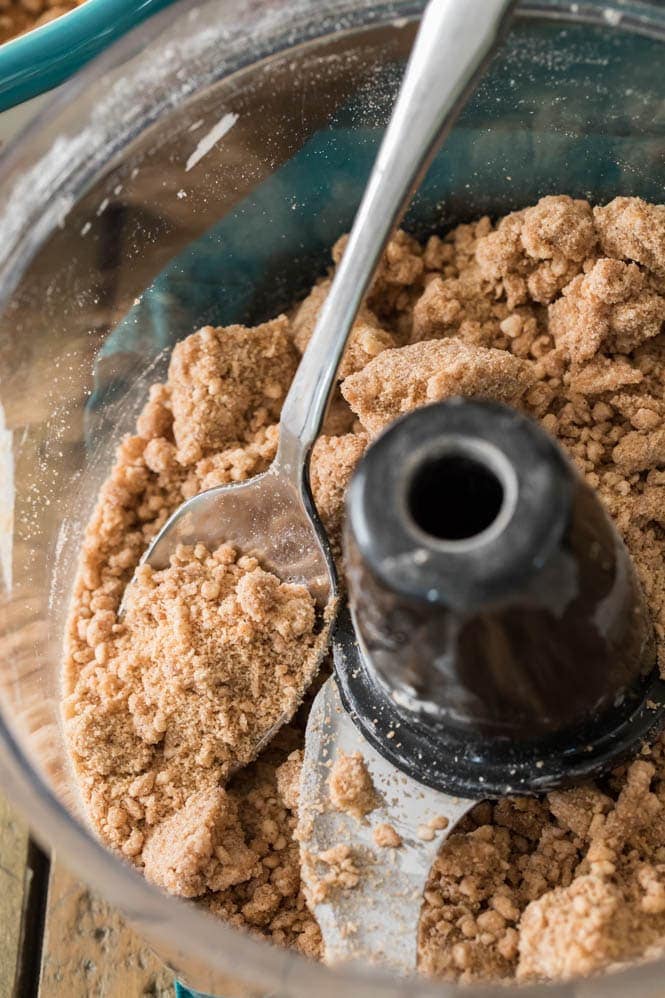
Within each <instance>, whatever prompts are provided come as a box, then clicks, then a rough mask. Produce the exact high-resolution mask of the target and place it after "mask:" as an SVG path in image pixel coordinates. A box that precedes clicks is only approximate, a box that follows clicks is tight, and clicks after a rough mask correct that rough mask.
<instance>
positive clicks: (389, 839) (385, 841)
mask: <svg viewBox="0 0 665 998" xmlns="http://www.w3.org/2000/svg"><path fill="white" fill-rule="evenodd" d="M372 838H373V839H374V843H375V845H377V846H378V847H379V848H380V849H399V847H400V846H401V845H402V836H401V835H400V834H399V832H398V831H396V830H395V829H394V828H393V826H392V825H389V824H388V823H387V822H385V821H384V822H383V823H382V824H380V825H377V826H376V828H375V829H374V831H373V832H372Z"/></svg>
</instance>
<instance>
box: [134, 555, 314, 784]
mask: <svg viewBox="0 0 665 998" xmlns="http://www.w3.org/2000/svg"><path fill="white" fill-rule="evenodd" d="M314 617H315V613H314V600H313V598H312V596H310V594H309V592H308V591H307V589H305V587H304V586H298V585H293V584H287V583H281V582H280V581H279V579H277V578H276V577H275V576H274V575H271V574H270V573H269V572H264V571H263V570H262V569H261V568H260V567H259V565H258V562H257V561H256V559H255V558H249V557H240V558H238V557H237V555H236V552H235V551H234V550H233V549H232V548H231V547H229V546H228V545H223V546H222V547H221V548H219V549H218V550H217V551H215V552H214V553H211V552H210V551H208V550H207V548H205V547H204V545H202V544H198V545H197V546H196V547H195V548H191V547H183V546H181V547H179V548H178V549H177V550H176V552H175V554H174V555H173V556H172V558H171V564H170V567H169V568H166V569H163V570H162V571H153V569H151V568H150V566H148V565H142V566H141V567H140V568H139V569H138V570H137V573H136V576H135V579H134V581H133V583H132V585H131V586H130V587H129V588H128V589H127V595H126V616H125V628H126V632H127V633H126V635H125V636H124V637H123V638H122V639H121V640H120V641H119V643H118V659H117V664H116V665H115V668H116V669H117V671H118V673H121V674H122V675H124V676H125V681H126V682H127V681H128V680H130V677H131V680H130V681H132V682H133V684H134V686H133V692H132V694H131V695H130V697H129V701H128V706H129V710H130V713H131V716H132V718H133V722H134V727H135V729H136V731H137V733H138V734H139V736H140V737H141V738H142V739H143V740H144V741H146V742H148V744H156V743H158V742H162V741H163V749H164V752H165V754H166V755H167V757H168V759H169V761H170V767H171V768H173V767H174V766H175V765H176V762H177V761H179V760H182V764H183V765H190V763H191V764H195V765H196V766H198V767H201V768H202V769H207V768H210V767H214V768H215V769H218V770H219V773H220V774H221V776H222V778H226V777H227V776H228V774H229V772H230V771H231V770H232V769H234V768H236V767H238V766H240V765H246V764H247V763H248V762H250V761H251V760H252V759H253V758H254V756H255V754H256V751H257V746H258V745H260V744H261V743H262V742H263V741H264V739H265V737H266V736H267V735H268V733H269V732H270V731H271V730H272V729H273V727H274V726H275V725H277V724H279V723H280V721H282V722H283V720H285V719H286V720H288V719H289V718H290V717H291V716H292V715H293V713H294V712H295V709H296V708H297V706H298V704H299V703H300V698H301V696H302V691H303V689H304V688H306V686H307V685H309V681H310V680H311V678H312V675H313V673H314V670H315V669H316V664H317V663H316V653H314V655H313V656H312V655H310V654H309V653H310V652H312V650H313V649H314V647H315V641H314V637H313V628H314Z"/></svg>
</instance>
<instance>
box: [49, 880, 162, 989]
mask: <svg viewBox="0 0 665 998" xmlns="http://www.w3.org/2000/svg"><path fill="white" fill-rule="evenodd" d="M174 994H175V987H174V983H173V974H172V973H171V972H170V971H169V970H168V969H167V968H166V967H165V966H164V964H163V963H162V962H161V961H160V960H159V959H158V958H157V957H156V956H155V955H154V953H153V952H152V951H151V950H150V949H149V948H148V947H147V946H146V945H145V943H144V942H143V941H142V940H141V939H140V937H139V936H138V935H137V934H136V933H135V932H134V931H133V930H132V929H130V928H129V926H128V925H126V923H125V922H124V921H123V919H122V918H121V917H120V915H119V914H118V912H117V911H115V910H114V909H113V908H112V907H111V906H110V905H109V904H107V903H106V902H105V901H103V900H102V899H101V898H100V897H98V896H97V895H95V894H93V893H92V892H90V891H89V890H88V889H87V888H86V887H84V886H83V885H82V884H80V883H79V882H78V881H77V880H75V879H74V878H73V877H72V876H71V874H69V873H68V872H67V870H66V869H65V868H64V867H63V866H61V865H60V864H59V863H57V862H55V861H54V862H53V864H52V866H51V876H50V882H49V893H48V903H47V908H46V923H45V928H44V944H43V949H42V970H41V982H40V988H39V998H63V995H66V996H67V998H143V996H146V998H147V996H150V998H173V996H174Z"/></svg>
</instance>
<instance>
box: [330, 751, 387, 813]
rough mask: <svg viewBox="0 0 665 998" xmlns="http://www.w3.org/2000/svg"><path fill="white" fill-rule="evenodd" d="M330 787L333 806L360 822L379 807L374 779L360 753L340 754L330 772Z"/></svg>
mask: <svg viewBox="0 0 665 998" xmlns="http://www.w3.org/2000/svg"><path fill="white" fill-rule="evenodd" d="M329 787H330V799H331V801H332V804H333V806H334V807H335V808H336V809H337V810H338V811H345V812H346V813H347V814H350V815H352V816H353V817H354V818H357V819H358V821H360V820H361V819H362V818H364V817H365V815H366V814H369V813H370V812H371V811H373V810H374V808H375V807H376V806H377V803H378V801H377V796H376V791H375V789H374V784H373V783H372V777H371V776H370V773H369V770H368V769H367V764H366V762H365V760H364V758H363V756H362V754H361V753H360V752H353V753H352V754H351V755H346V754H345V753H344V752H340V754H339V755H338V756H337V758H336V759H335V761H334V763H333V766H332V769H331V771H330V778H329Z"/></svg>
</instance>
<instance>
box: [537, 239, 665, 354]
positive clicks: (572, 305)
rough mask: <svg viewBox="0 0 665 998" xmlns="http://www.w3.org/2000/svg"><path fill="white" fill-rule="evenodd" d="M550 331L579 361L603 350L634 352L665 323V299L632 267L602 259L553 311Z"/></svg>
mask: <svg viewBox="0 0 665 998" xmlns="http://www.w3.org/2000/svg"><path fill="white" fill-rule="evenodd" d="M549 319H550V332H551V334H552V336H553V337H554V340H555V342H556V344H557V346H561V347H564V348H565V349H567V350H568V352H569V353H570V356H571V358H572V359H573V360H574V361H576V362H580V363H581V362H584V361H586V360H590V359H591V358H592V357H594V356H595V354H597V353H598V351H599V349H600V348H601V346H602V347H604V348H605V350H606V351H607V352H608V353H631V352H632V351H633V350H635V349H636V347H638V346H639V345H640V344H641V343H643V342H644V341H645V340H647V339H650V338H651V337H653V336H657V335H658V334H659V333H660V331H661V329H662V327H663V323H664V322H665V298H662V297H661V296H660V295H658V294H656V293H655V292H654V291H652V290H651V289H650V288H649V286H648V283H647V280H646V278H645V275H644V274H643V273H642V271H640V270H639V268H638V267H637V266H636V265H635V264H634V263H629V264H626V263H622V262H621V261H619V260H609V259H601V260H598V261H597V262H596V263H595V264H594V266H593V267H592V268H591V270H590V271H589V272H588V273H587V274H584V275H580V276H578V277H576V278H575V279H574V280H573V281H571V282H570V284H569V285H567V287H566V288H564V290H563V296H562V297H561V298H560V299H559V300H558V301H556V302H554V304H552V305H550V309H549Z"/></svg>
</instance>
